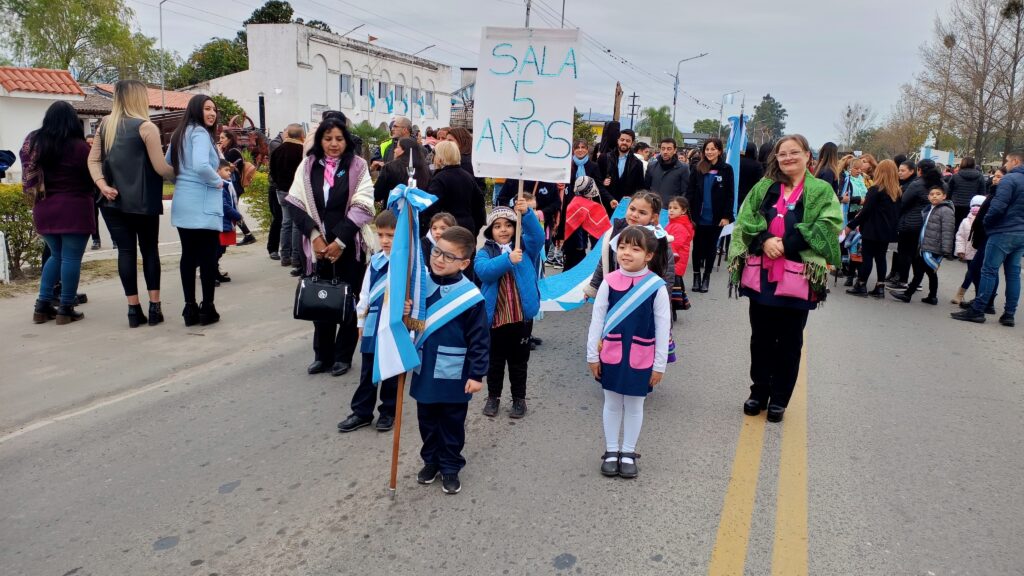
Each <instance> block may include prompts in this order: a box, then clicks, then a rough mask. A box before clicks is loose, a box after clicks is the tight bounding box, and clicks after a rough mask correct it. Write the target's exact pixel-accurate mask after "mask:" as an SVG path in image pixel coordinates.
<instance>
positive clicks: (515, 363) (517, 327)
mask: <svg viewBox="0 0 1024 576" xmlns="http://www.w3.org/2000/svg"><path fill="white" fill-rule="evenodd" d="M532 333H533V321H532V320H530V321H527V322H515V323H513V324H505V325H504V326H499V327H497V328H491V358H490V362H491V365H490V368H489V369H488V371H487V394H488V396H491V397H494V398H501V391H502V388H503V387H504V384H505V364H508V380H509V384H510V385H511V386H510V387H511V388H512V398H513V399H522V398H526V373H527V366H528V365H529V363H530V334H532Z"/></svg>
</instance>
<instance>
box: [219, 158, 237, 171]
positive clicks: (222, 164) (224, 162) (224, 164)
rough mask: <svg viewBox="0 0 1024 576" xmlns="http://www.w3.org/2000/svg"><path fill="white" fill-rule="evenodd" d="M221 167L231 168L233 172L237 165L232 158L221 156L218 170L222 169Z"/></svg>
mask: <svg viewBox="0 0 1024 576" xmlns="http://www.w3.org/2000/svg"><path fill="white" fill-rule="evenodd" d="M221 168H231V171H232V172H234V171H235V165H234V164H233V163H232V162H231V160H226V159H224V158H221V159H220V162H218V163H217V170H220V169H221Z"/></svg>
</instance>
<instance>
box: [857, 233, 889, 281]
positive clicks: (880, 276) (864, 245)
mask: <svg viewBox="0 0 1024 576" xmlns="http://www.w3.org/2000/svg"><path fill="white" fill-rule="evenodd" d="M888 250H889V243H888V242H886V241H885V240H867V239H864V240H861V244H860V253H861V256H863V258H864V261H863V262H861V264H860V269H859V273H860V275H859V276H858V277H857V279H858V280H860V283H861V284H867V283H868V276H871V263H872V261H874V264H875V268H876V270H875V282H877V283H879V284H881V283H882V282H885V267H886V262H885V253H886V252H887V251H888Z"/></svg>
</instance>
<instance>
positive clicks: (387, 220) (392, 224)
mask: <svg viewBox="0 0 1024 576" xmlns="http://www.w3.org/2000/svg"><path fill="white" fill-rule="evenodd" d="M373 225H374V226H376V227H377V229H380V228H385V229H388V230H394V229H395V228H397V227H398V217H397V216H395V213H394V212H392V211H391V210H382V211H381V213H380V214H377V217H376V218H374V219H373Z"/></svg>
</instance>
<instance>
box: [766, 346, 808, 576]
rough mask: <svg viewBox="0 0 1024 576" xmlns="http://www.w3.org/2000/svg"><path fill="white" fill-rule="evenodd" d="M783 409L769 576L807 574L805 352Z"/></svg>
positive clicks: (800, 575) (798, 575)
mask: <svg viewBox="0 0 1024 576" xmlns="http://www.w3.org/2000/svg"><path fill="white" fill-rule="evenodd" d="M804 351H805V353H804V354H803V355H802V356H801V358H800V375H799V376H798V377H797V380H796V389H794V390H793V397H792V398H791V399H790V401H789V406H788V407H787V408H786V419H785V420H783V428H782V450H781V452H782V455H781V457H780V459H779V491H778V497H777V499H776V504H775V508H776V511H775V544H774V545H773V546H772V575H773V576H803V575H806V574H807V354H806V348H805V349H804Z"/></svg>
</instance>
